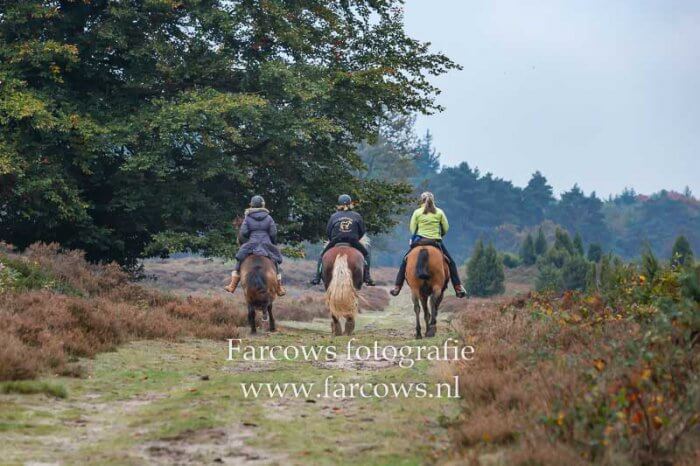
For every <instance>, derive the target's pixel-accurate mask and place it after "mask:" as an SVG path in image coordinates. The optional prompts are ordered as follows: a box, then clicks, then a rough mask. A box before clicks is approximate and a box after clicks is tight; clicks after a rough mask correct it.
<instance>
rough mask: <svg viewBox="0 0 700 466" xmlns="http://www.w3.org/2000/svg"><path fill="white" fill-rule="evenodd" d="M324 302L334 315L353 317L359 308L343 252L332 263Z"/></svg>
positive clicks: (356, 294)
mask: <svg viewBox="0 0 700 466" xmlns="http://www.w3.org/2000/svg"><path fill="white" fill-rule="evenodd" d="M326 304H327V305H328V309H330V311H331V314H332V315H334V316H336V317H353V316H354V315H355V314H357V312H358V310H359V306H358V292H357V290H356V289H355V285H354V283H353V277H352V270H350V267H349V266H348V256H347V255H345V254H339V255H338V256H337V257H336V259H335V263H334V264H333V275H332V277H331V282H330V283H329V284H328V289H327V290H326Z"/></svg>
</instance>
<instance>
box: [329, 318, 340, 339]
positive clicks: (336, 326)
mask: <svg viewBox="0 0 700 466" xmlns="http://www.w3.org/2000/svg"><path fill="white" fill-rule="evenodd" d="M331 319H333V320H331V333H333V335H334V336H340V335H342V334H343V330H342V329H341V327H340V321H339V320H338V318H337V317H336V316H331Z"/></svg>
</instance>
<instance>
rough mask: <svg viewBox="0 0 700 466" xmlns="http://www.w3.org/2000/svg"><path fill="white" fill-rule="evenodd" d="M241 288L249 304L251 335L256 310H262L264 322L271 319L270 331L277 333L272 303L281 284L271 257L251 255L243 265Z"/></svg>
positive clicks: (253, 328)
mask: <svg viewBox="0 0 700 466" xmlns="http://www.w3.org/2000/svg"><path fill="white" fill-rule="evenodd" d="M240 273H241V286H242V287H243V291H244V294H245V300H246V302H247V303H248V323H249V324H250V333H251V334H254V333H257V331H256V329H255V310H256V309H260V310H261V311H262V313H263V320H266V318H267V317H269V319H270V331H271V332H274V331H275V318H274V316H273V315H272V303H273V302H274V301H275V298H276V297H277V291H278V289H279V283H278V282H277V270H276V268H275V264H274V263H273V262H272V260H271V259H270V258H269V257H265V256H256V255H250V256H248V257H246V258H245V259H244V260H243V263H242V264H241V272H240Z"/></svg>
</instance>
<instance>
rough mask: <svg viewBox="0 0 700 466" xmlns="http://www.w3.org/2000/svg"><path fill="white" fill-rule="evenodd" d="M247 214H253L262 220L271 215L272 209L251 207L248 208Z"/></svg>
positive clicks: (256, 218) (252, 215)
mask: <svg viewBox="0 0 700 466" xmlns="http://www.w3.org/2000/svg"><path fill="white" fill-rule="evenodd" d="M245 215H246V216H251V217H253V218H254V219H255V220H258V221H260V220H263V219H265V217H267V216H268V215H270V211H269V210H267V209H266V208H264V207H257V208H250V209H246V211H245Z"/></svg>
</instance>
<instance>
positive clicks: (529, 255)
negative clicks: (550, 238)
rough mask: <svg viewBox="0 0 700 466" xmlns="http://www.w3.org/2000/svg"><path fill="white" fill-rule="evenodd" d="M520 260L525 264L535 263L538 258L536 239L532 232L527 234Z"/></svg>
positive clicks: (521, 247) (521, 249)
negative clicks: (533, 237)
mask: <svg viewBox="0 0 700 466" xmlns="http://www.w3.org/2000/svg"><path fill="white" fill-rule="evenodd" d="M520 260H521V261H522V263H523V264H524V265H533V264H534V263H535V261H536V260H537V255H536V254H535V241H534V240H533V239H532V235H531V234H530V233H528V234H527V236H526V237H525V240H524V241H523V244H522V245H521V246H520Z"/></svg>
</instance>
